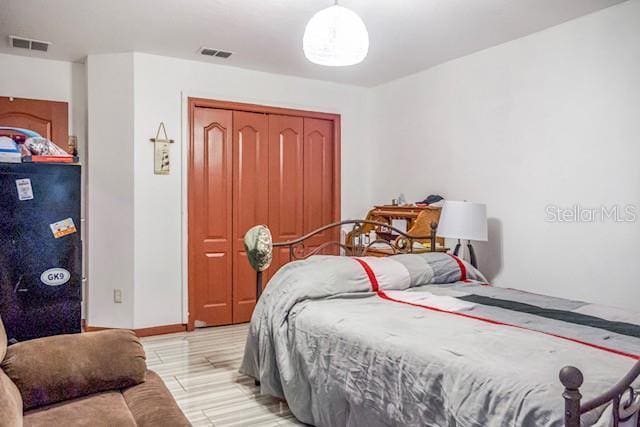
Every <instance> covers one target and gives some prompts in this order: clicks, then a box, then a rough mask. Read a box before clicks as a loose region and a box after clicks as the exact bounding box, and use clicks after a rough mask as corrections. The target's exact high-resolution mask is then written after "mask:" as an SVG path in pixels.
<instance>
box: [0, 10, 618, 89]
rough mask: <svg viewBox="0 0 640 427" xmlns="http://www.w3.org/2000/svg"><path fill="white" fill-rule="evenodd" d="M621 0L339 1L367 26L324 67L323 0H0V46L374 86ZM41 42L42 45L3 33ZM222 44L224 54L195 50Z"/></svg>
mask: <svg viewBox="0 0 640 427" xmlns="http://www.w3.org/2000/svg"><path fill="white" fill-rule="evenodd" d="M622 1H624V0H340V5H342V6H345V7H348V8H350V9H352V10H354V11H356V12H357V13H358V14H359V15H360V16H361V17H362V19H363V20H364V22H365V24H366V25H367V27H368V30H369V37H370V49H369V55H368V57H367V58H366V59H365V60H364V62H362V63H361V64H358V65H355V66H351V67H344V68H328V67H322V66H319V65H314V64H311V63H309V62H308V61H307V60H306V59H305V57H304V54H303V52H302V34H303V32H304V27H305V24H306V22H307V21H308V19H309V18H310V17H311V16H312V15H313V13H315V12H316V11H318V10H320V9H322V8H325V7H328V6H330V5H331V4H333V0H102V1H93V0H0V37H1V40H0V52H2V53H11V54H17V55H25V54H26V55H31V56H42V57H46V58H50V59H62V60H68V61H83V59H84V58H85V57H86V56H87V55H88V54H94V53H113V52H127V51H139V52H147V53H153V54H158V55H165V56H173V57H178V58H185V59H192V60H198V61H204V62H213V63H218V64H224V65H231V66H236V67H242V68H249V69H255V70H261V71H267V72H273V73H281V74H290V75H296V76H303V77H308V78H314V79H321V80H330V81H336V82H342V83H350V84H355V85H361V86H375V85H378V84H380V83H384V82H386V81H389V80H393V79H396V78H399V77H402V76H405V75H408V74H412V73H415V72H417V71H420V70H423V69H426V68H429V67H432V66H434V65H437V64H440V63H442V62H445V61H448V60H450V59H454V58H457V57H460V56H464V55H467V54H469V53H472V52H475V51H478V50H482V49H485V48H488V47H490V46H494V45H497V44H500V43H503V42H506V41H508V40H513V39H515V38H518V37H522V36H524V35H527V34H530V33H533V32H536V31H539V30H542V29H544V28H547V27H550V26H553V25H557V24H559V23H562V22H565V21H567V20H570V19H573V18H576V17H579V16H582V15H585V14H588V13H591V12H594V11H596V10H598V9H603V8H606V7H609V6H612V5H614V4H616V3H621V2H622ZM9 35H17V36H22V37H28V38H33V39H38V40H45V41H50V42H52V43H53V45H52V46H51V47H50V50H49V52H48V53H46V54H43V53H39V52H33V53H32V52H29V51H25V50H22V49H15V48H12V47H10V46H9V44H8V36H9ZM201 46H207V47H211V48H215V49H223V50H230V51H232V52H234V55H233V56H232V57H231V58H229V59H226V60H225V59H220V58H211V57H205V56H202V55H200V54H198V53H197V50H198V48H200V47H201Z"/></svg>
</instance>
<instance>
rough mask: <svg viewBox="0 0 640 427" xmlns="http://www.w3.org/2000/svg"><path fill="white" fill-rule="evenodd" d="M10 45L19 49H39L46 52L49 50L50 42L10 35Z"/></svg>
mask: <svg viewBox="0 0 640 427" xmlns="http://www.w3.org/2000/svg"><path fill="white" fill-rule="evenodd" d="M9 45H10V46H11V47H16V48H19V49H28V50H37V51H40V52H46V51H48V50H49V46H50V45H51V43H50V42H44V41H42V40H32V39H26V38H24V37H17V36H9Z"/></svg>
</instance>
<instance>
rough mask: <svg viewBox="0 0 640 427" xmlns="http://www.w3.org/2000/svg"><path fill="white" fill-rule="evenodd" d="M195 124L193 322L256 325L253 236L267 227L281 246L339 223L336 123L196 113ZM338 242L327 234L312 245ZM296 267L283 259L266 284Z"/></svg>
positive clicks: (277, 259)
mask: <svg viewBox="0 0 640 427" xmlns="http://www.w3.org/2000/svg"><path fill="white" fill-rule="evenodd" d="M190 123H191V138H190V153H189V174H188V179H189V183H188V188H189V190H188V200H189V213H188V222H189V226H188V233H189V236H188V239H189V244H188V249H189V256H188V257H189V323H190V325H191V326H193V324H194V323H195V324H196V326H204V325H207V326H215V325H226V324H230V323H242V322H247V321H249V320H250V319H251V314H252V312H253V308H254V306H255V302H256V291H255V277H256V276H255V271H253V269H252V268H251V266H250V265H249V262H248V260H247V255H246V253H245V251H244V244H243V237H244V234H245V233H246V231H247V230H248V229H249V228H251V227H253V226H254V225H256V224H266V225H268V226H269V228H270V229H271V233H272V235H273V240H274V241H278V242H280V241H285V240H290V239H294V238H296V237H299V236H301V235H303V234H305V233H308V232H309V231H312V230H314V229H315V228H317V227H319V226H321V225H324V224H328V223H330V222H333V221H337V220H338V218H339V182H337V181H338V179H339V178H338V172H339V169H337V168H338V167H339V165H336V159H339V157H338V156H337V154H338V153H337V152H336V150H339V147H336V138H335V135H336V134H337V132H336V129H335V126H336V121H335V119H334V120H332V119H324V118H317V117H305V116H304V115H289V114H276V113H270V112H253V111H241V110H240V109H221V108H210V107H205V106H198V105H193V106H192V107H191V108H190ZM337 238H338V235H337V232H332V233H325V234H323V235H321V236H318V237H316V238H315V239H313V241H311V242H310V243H311V245H310V247H317V246H318V245H320V244H322V243H323V242H325V241H327V240H329V239H331V240H336V239H337ZM325 252H326V253H330V252H331V250H327V251H325ZM334 252H335V250H334ZM288 259H289V253H288V251H280V252H274V260H273V263H272V266H271V267H270V268H269V270H267V272H266V275H265V278H266V279H267V280H265V283H266V282H267V281H268V279H269V278H271V277H272V276H273V274H274V273H275V272H276V271H277V269H278V268H280V267H281V266H282V265H283V264H285V263H286V262H287V261H288Z"/></svg>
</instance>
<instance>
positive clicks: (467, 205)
mask: <svg viewBox="0 0 640 427" xmlns="http://www.w3.org/2000/svg"><path fill="white" fill-rule="evenodd" d="M436 234H437V235H438V236H440V237H446V238H450V239H463V240H479V241H486V240H487V205H484V204H482V203H472V202H456V201H449V200H447V201H446V202H445V203H444V206H443V207H442V212H441V213H440V221H439V223H438V230H437V232H436Z"/></svg>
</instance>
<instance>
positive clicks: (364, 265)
mask: <svg viewBox="0 0 640 427" xmlns="http://www.w3.org/2000/svg"><path fill="white" fill-rule="evenodd" d="M354 259H355V260H356V261H357V262H358V263H359V264H360V265H361V266H362V268H363V269H364V271H365V273H366V274H367V277H368V278H369V281H370V282H371V289H372V290H373V292H375V293H376V294H377V295H378V296H379V297H380V298H382V299H384V300H387V301H391V302H395V303H398V304H405V305H409V306H412V307H417V308H423V309H425V310H431V311H435V312H438V313H445V314H451V315H453V316H458V317H464V318H467V319H473V320H477V321H480V322H484V323H489V324H492V325H501V326H507V327H510V328H516V329H522V330H525V331H531V332H538V333H540V334H544V335H548V336H551V337H555V338H559V339H562V340H565V341H570V342H573V343H577V344H581V345H584V346H587V347H591V348H595V349H597V350H602V351H606V352H609V353H612V354H616V355H618V356H624V357H628V358H630V359H634V360H640V355H637V354H633V353H627V352H625V351H621V350H616V349H614V348H609V347H604V346H601V345H598V344H593V343H590V342H587V341H583V340H580V339H577V338H571V337H566V336H563V335H558V334H554V333H551V332H544V331H540V330H537V329H531V328H526V327H524V326H519V325H515V324H512V323H505V322H501V321H499V320H494V319H489V318H487V317H480V316H474V315H472V314H466V313H460V312H458V311H451V310H445V309H442V308H438V307H432V306H429V305H426V304H418V303H414V302H409V301H402V300H399V299H395V298H392V297H390V296H389V295H387V294H386V293H385V292H384V291H383V290H382V289H380V285H379V283H378V279H377V278H376V275H375V273H374V272H373V269H372V268H371V266H369V264H367V262H366V261H364V260H362V259H360V258H354ZM454 259H456V257H454ZM456 261H458V263H459V265H460V264H462V263H461V262H460V261H459V260H457V259H456ZM463 268H464V264H462V266H461V269H460V270H461V272H463V271H464V272H465V273H466V269H464V270H463ZM465 276H466V274H465ZM465 278H466V277H465ZM461 281H463V280H461Z"/></svg>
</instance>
